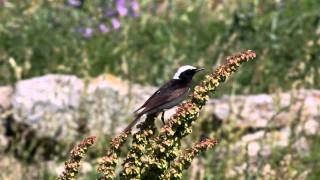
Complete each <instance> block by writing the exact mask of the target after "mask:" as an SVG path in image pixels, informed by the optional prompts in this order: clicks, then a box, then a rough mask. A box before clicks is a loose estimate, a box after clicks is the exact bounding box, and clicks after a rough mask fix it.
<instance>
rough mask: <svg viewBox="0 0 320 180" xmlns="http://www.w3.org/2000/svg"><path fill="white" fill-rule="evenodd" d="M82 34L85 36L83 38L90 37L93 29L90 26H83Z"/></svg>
mask: <svg viewBox="0 0 320 180" xmlns="http://www.w3.org/2000/svg"><path fill="white" fill-rule="evenodd" d="M82 35H83V37H85V38H90V37H92V35H93V29H92V28H90V27H87V28H85V29H84V31H83V34H82Z"/></svg>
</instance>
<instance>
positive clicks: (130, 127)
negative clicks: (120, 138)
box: [123, 114, 142, 132]
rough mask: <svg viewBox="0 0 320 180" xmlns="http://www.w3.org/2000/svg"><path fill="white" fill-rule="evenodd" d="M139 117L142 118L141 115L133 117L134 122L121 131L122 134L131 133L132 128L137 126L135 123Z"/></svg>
mask: <svg viewBox="0 0 320 180" xmlns="http://www.w3.org/2000/svg"><path fill="white" fill-rule="evenodd" d="M141 116H142V114H137V115H135V118H134V120H133V121H132V122H131V123H130V124H129V125H128V126H127V127H126V128H125V129H124V130H123V132H127V131H131V129H132V127H133V126H134V125H136V124H137V122H138V121H139V120H140V118H141Z"/></svg>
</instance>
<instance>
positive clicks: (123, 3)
mask: <svg viewBox="0 0 320 180" xmlns="http://www.w3.org/2000/svg"><path fill="white" fill-rule="evenodd" d="M117 5H118V6H126V0H117Z"/></svg>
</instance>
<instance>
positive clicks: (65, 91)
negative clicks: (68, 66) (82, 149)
mask: <svg viewBox="0 0 320 180" xmlns="http://www.w3.org/2000/svg"><path fill="white" fill-rule="evenodd" d="M83 92H84V82H83V81H82V80H81V79H79V78H77V77H76V76H69V75H46V76H42V77H36V78H32V79H28V80H22V81H19V82H17V83H16V85H15V92H14V94H13V96H12V101H11V102H12V106H13V117H14V119H15V121H16V122H17V123H21V124H25V125H27V126H28V127H30V128H31V129H32V130H35V131H36V135H37V137H39V138H53V139H56V140H59V141H67V140H74V139H75V137H76V136H77V135H78V132H77V129H78V124H79V123H78V120H79V107H80V102H81V98H82V94H83Z"/></svg>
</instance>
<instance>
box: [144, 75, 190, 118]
mask: <svg viewBox="0 0 320 180" xmlns="http://www.w3.org/2000/svg"><path fill="white" fill-rule="evenodd" d="M168 85H169V86H170V87H171V88H172V89H171V90H172V91H167V90H165V89H166V87H168ZM161 89H163V90H162V91H161ZM159 90H160V91H159V92H158V93H155V94H154V95H153V96H151V97H150V98H149V99H148V100H147V101H146V102H145V104H144V105H143V106H144V109H143V111H141V112H140V113H139V114H144V113H147V112H148V111H150V110H153V109H155V108H157V107H160V106H161V105H164V104H166V103H169V102H171V101H173V100H175V99H177V98H178V97H180V96H182V95H183V94H185V93H186V91H188V88H186V86H180V85H178V84H176V83H175V82H174V81H171V82H170V84H166V85H165V86H163V87H162V88H160V89H159Z"/></svg>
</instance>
